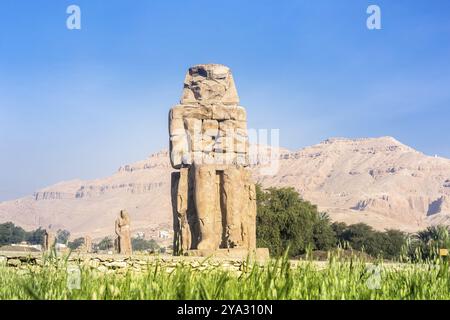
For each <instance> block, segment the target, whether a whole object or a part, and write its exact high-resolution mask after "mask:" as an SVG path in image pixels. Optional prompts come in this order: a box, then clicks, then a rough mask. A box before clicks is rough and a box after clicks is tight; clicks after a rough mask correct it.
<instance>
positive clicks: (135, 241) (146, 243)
mask: <svg viewBox="0 0 450 320" xmlns="http://www.w3.org/2000/svg"><path fill="white" fill-rule="evenodd" d="M131 246H132V248H133V250H135V251H146V250H152V251H156V250H158V249H159V245H158V243H157V242H156V241H155V240H153V239H151V240H145V239H142V238H132V239H131Z"/></svg>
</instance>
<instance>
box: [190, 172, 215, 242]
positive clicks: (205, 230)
mask: <svg viewBox="0 0 450 320" xmlns="http://www.w3.org/2000/svg"><path fill="white" fill-rule="evenodd" d="M193 169H194V170H195V186H194V198H195V207H196V209H197V216H198V220H199V232H200V242H199V244H198V246H197V249H199V250H214V249H217V248H216V236H215V234H214V222H215V212H216V197H217V195H216V170H215V167H214V166H208V165H199V166H197V165H196V166H194V167H193Z"/></svg>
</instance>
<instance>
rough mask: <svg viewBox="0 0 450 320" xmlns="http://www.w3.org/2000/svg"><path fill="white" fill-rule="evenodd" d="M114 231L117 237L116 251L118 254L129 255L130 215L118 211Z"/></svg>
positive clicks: (123, 211)
mask: <svg viewBox="0 0 450 320" xmlns="http://www.w3.org/2000/svg"><path fill="white" fill-rule="evenodd" d="M115 231H116V235H117V239H116V250H117V252H118V253H119V254H125V255H130V254H132V249H131V232H130V215H129V214H128V212H127V211H126V210H121V211H120V216H119V217H118V218H117V219H116V224H115Z"/></svg>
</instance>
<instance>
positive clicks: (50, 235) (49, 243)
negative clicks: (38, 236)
mask: <svg viewBox="0 0 450 320" xmlns="http://www.w3.org/2000/svg"><path fill="white" fill-rule="evenodd" d="M55 244H56V236H55V233H54V232H52V231H50V230H47V229H46V230H45V232H44V243H43V250H44V251H50V250H51V249H52V248H54V246H55Z"/></svg>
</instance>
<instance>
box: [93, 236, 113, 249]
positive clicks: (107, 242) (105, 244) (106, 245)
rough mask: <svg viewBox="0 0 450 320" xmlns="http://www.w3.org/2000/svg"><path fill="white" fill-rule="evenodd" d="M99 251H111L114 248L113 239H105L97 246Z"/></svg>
mask: <svg viewBox="0 0 450 320" xmlns="http://www.w3.org/2000/svg"><path fill="white" fill-rule="evenodd" d="M97 247H98V249H99V250H110V249H112V248H113V247H114V242H113V240H112V239H111V237H105V238H103V239H102V240H101V241H100V242H99V243H98V245H97Z"/></svg>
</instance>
